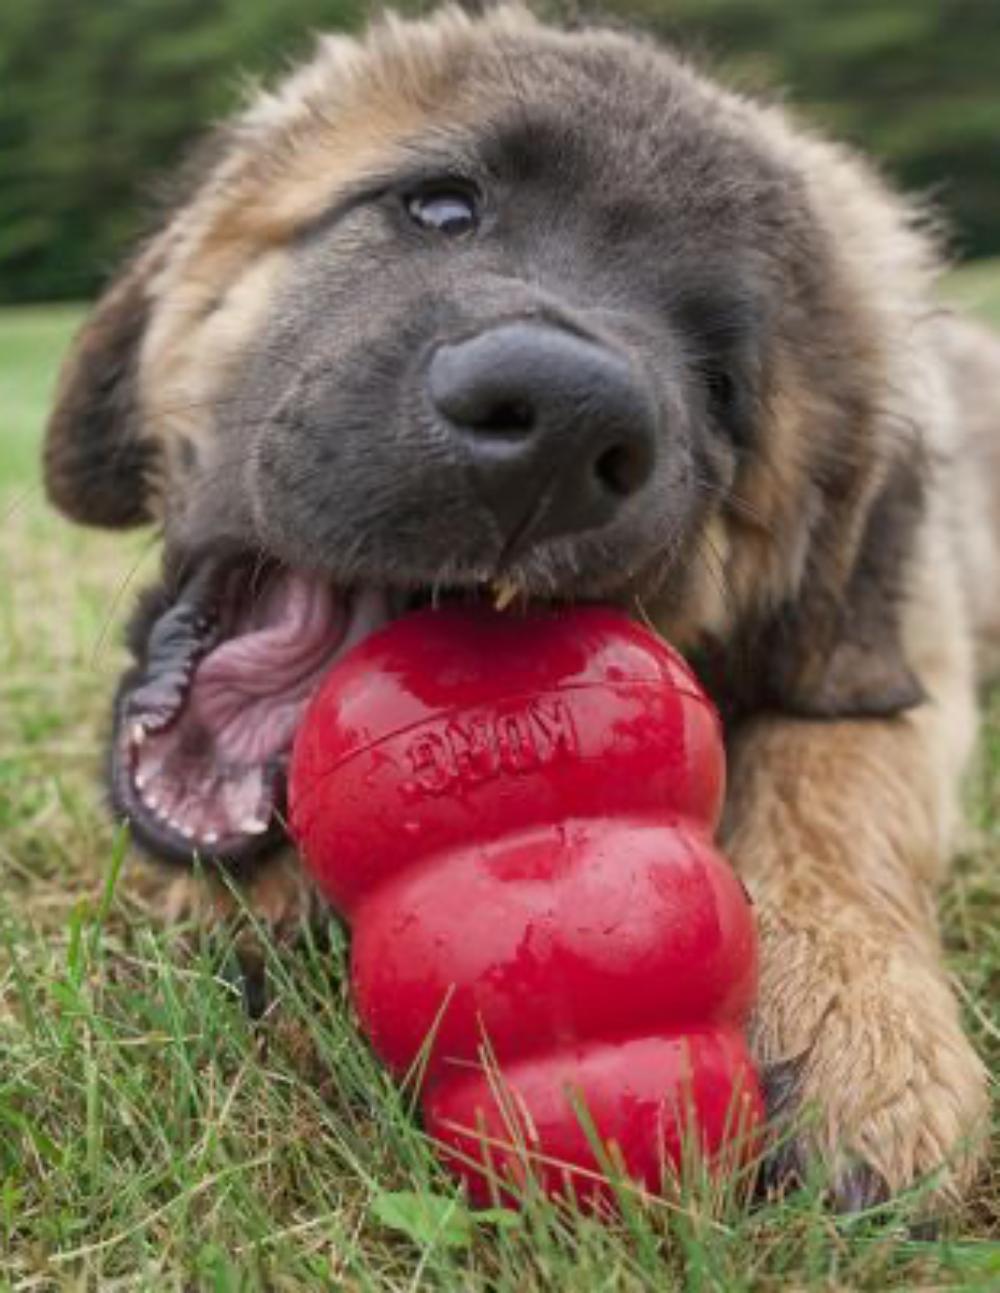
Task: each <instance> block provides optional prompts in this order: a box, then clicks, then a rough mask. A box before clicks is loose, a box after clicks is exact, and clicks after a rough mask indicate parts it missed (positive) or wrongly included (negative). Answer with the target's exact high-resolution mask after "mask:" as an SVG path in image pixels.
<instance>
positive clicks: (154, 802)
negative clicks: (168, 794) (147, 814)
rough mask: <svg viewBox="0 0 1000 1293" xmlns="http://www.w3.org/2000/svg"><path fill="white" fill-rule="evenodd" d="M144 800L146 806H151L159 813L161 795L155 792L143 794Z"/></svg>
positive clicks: (153, 810) (152, 809)
mask: <svg viewBox="0 0 1000 1293" xmlns="http://www.w3.org/2000/svg"><path fill="white" fill-rule="evenodd" d="M142 802H143V803H144V804H145V805H146V807H147V808H149V809H150V810H151V811H152V812H154V813H158V812H159V811H160V799H159V796H158V795H156V794H154V793H150V794H148V795H143V797H142Z"/></svg>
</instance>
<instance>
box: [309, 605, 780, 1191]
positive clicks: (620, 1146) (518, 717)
mask: <svg viewBox="0 0 1000 1293" xmlns="http://www.w3.org/2000/svg"><path fill="white" fill-rule="evenodd" d="M723 782H724V760H723V752H722V742H721V735H720V730H719V722H718V718H717V716H716V714H715V711H714V709H713V708H712V707H711V705H710V703H709V702H708V700H707V699H706V697H705V696H704V694H703V693H702V691H701V689H700V688H699V686H698V684H697V682H696V680H695V678H694V677H693V676H692V674H691V672H690V670H689V669H688V667H687V666H686V664H685V663H684V662H683V661H682V660H681V659H680V658H679V657H678V656H677V654H676V653H675V652H673V651H672V650H671V649H670V648H669V647H667V646H665V645H664V644H663V643H662V642H661V641H660V640H659V639H657V638H656V637H654V636H653V635H652V634H651V633H649V632H647V631H646V630H645V629H643V628H641V627H639V626H638V625H636V624H634V623H633V622H632V621H630V620H629V619H627V618H626V617H625V616H623V615H621V614H619V613H617V612H614V611H610V610H604V609H600V608H583V609H576V610H572V611H566V612H553V613H551V614H541V613H540V614H534V615H531V616H526V617H518V616H516V615H500V614H497V613H495V612H492V611H489V610H486V609H459V608H454V609H444V610H436V611H430V610H428V611H421V612H418V613H416V614H412V615H408V616H405V617H403V618H402V619H400V620H398V621H396V622H395V623H393V624H391V625H390V626H389V627H388V628H385V629H383V630H381V631H380V632H377V633H375V634H374V635H373V636H372V637H370V638H369V639H367V640H366V641H365V642H363V643H362V644H361V645H360V646H358V647H356V648H355V649H354V650H353V651H351V652H350V653H349V654H348V655H347V656H345V657H344V659H343V660H342V661H340V662H339V663H338V664H336V665H335V666H334V668H333V669H332V671H331V673H330V675H329V677H328V678H327V679H326V681H325V682H324V684H323V686H322V688H321V689H320V692H319V693H318V695H317V696H316V698H315V699H314V701H313V703H312V705H311V707H310V709H309V711H308V713H307V715H306V718H305V721H304V722H303V724H302V726H301V728H300V730H299V733H298V737H297V741H296V745H295V750H294V755H293V760H292V768H291V777H290V791H289V796H290V818H291V826H292V832H293V835H294V836H295V838H296V840H297V841H298V843H299V845H300V847H301V849H302V851H303V853H304V855H305V857H306V859H307V861H308V864H309V866H310V867H311V869H312V872H313V874H314V876H315V879H316V881H317V883H318V885H319V887H320V888H321V890H322V891H323V893H324V894H325V895H326V896H327V898H328V899H329V900H330V902H331V903H332V904H333V906H334V907H335V908H336V909H337V910H338V911H339V912H341V913H342V914H343V915H344V916H345V917H346V918H347V920H348V921H349V922H350V924H351V925H352V927H353V945H352V981H353V991H354V999H355V1002H356V1005H357V1009H358V1013H359V1015H360V1018H361V1021H362V1024H363V1026H364V1028H365V1029H366V1031H367V1033H368V1035H369V1037H370V1039H371V1043H372V1045H373V1047H374V1049H375V1051H376V1052H377V1053H378V1055H379V1056H380V1057H381V1058H382V1059H383V1061H384V1062H385V1063H386V1064H387V1065H388V1066H389V1067H390V1069H391V1070H392V1071H393V1072H394V1073H395V1074H396V1075H397V1076H400V1077H401V1076H402V1075H404V1074H406V1073H407V1072H409V1071H411V1069H412V1068H413V1067H414V1066H415V1065H418V1064H419V1063H424V1064H425V1068H424V1077H423V1087H422V1100H423V1111H424V1117H425V1123H426V1126H427V1128H428V1130H429V1131H430V1133H431V1134H432V1135H433V1136H434V1137H435V1138H436V1139H437V1140H438V1141H439V1142H440V1143H441V1145H442V1147H443V1153H444V1155H445V1158H446V1161H448V1162H449V1164H450V1166H451V1167H452V1168H453V1169H454V1170H455V1171H456V1172H457V1173H458V1174H459V1175H460V1176H461V1177H462V1178H464V1180H465V1181H466V1182H467V1185H468V1187H469V1191H470V1194H471V1197H472V1199H473V1200H474V1201H476V1202H480V1203H483V1202H488V1201H490V1200H495V1199H498V1198H499V1199H500V1200H502V1201H504V1202H510V1201H511V1191H508V1190H506V1189H505V1188H504V1186H505V1184H507V1183H510V1184H512V1185H513V1186H514V1187H515V1190H514V1191H513V1193H516V1187H517V1186H519V1185H523V1183H524V1180H525V1177H526V1173H527V1172H528V1170H529V1166H530V1170H531V1172H532V1173H533V1175H534V1177H535V1179H536V1180H538V1181H540V1183H541V1185H542V1187H543V1188H544V1189H545V1190H547V1191H548V1192H550V1193H561V1192H564V1191H565V1190H566V1189H567V1187H572V1189H573V1190H574V1191H575V1193H576V1195H577V1197H578V1198H580V1199H581V1200H582V1201H584V1202H588V1201H589V1202H591V1203H592V1202H594V1201H597V1200H600V1199H606V1198H608V1197H609V1194H610V1187H609V1185H608V1183H607V1181H606V1179H604V1173H603V1171H602V1169H604V1168H607V1167H608V1164H609V1163H610V1164H612V1165H613V1166H614V1169H615V1171H618V1172H623V1173H624V1174H625V1175H627V1176H628V1177H629V1178H632V1179H634V1180H637V1181H639V1182H640V1183H642V1184H644V1185H645V1186H646V1187H648V1188H649V1189H652V1190H656V1189H658V1188H660V1186H661V1184H662V1182H663V1180H664V1173H665V1171H666V1170H668V1169H670V1168H678V1167H679V1166H681V1164H682V1160H684V1161H686V1156H687V1155H688V1154H689V1153H690V1148H689V1147H690V1146H691V1145H692V1144H693V1145H695V1146H696V1147H698V1148H699V1150H700V1151H701V1153H702V1154H704V1155H706V1156H708V1158H709V1159H710V1160H712V1161H715V1162H716V1163H726V1164H727V1165H729V1166H731V1165H732V1162H733V1160H732V1155H727V1154H725V1153H723V1152H722V1151H723V1150H725V1149H727V1148H729V1149H732V1148H733V1147H736V1148H737V1154H738V1155H743V1154H744V1153H746V1152H749V1150H750V1149H752V1148H753V1145H754V1135H753V1132H754V1129H755V1128H757V1127H758V1126H759V1124H760V1123H761V1121H762V1118H763V1109H762V1102H761V1097H760V1092H759V1088H758V1085H757V1080H756V1076H755V1074H754V1071H753V1068H752V1066H751V1063H750V1060H749V1057H748V1054H747V1050H746V1044H745V1041H744V1037H743V1031H742V1030H743V1026H744V1024H745V1022H746V1018H747V1015H748V1012H749V1010H750V1007H751V1005H752V1002H753V996H754V992H755V988H756V940H755V930H754V925H753V919H752V914H751V911H750V907H749V905H748V902H747V899H746V896H745V893H744V891H743V889H742V886H741V885H740V882H739V881H738V880H737V878H736V877H735V875H734V874H733V872H732V871H731V870H730V869H729V867H728V866H727V865H726V864H725V862H724V861H723V860H722V859H721V857H720V856H719V854H718V853H717V852H716V851H715V849H714V847H713V844H712V834H713V831H714V829H715V827H716V825H717V822H718V817H719V812H720V808H721V803H722V794H723ZM595 1133H596V1138H597V1140H599V1142H600V1145H597V1142H596V1140H595ZM505 1146H506V1148H505ZM595 1146H596V1148H597V1152H596V1153H595ZM737 1161H738V1159H737Z"/></svg>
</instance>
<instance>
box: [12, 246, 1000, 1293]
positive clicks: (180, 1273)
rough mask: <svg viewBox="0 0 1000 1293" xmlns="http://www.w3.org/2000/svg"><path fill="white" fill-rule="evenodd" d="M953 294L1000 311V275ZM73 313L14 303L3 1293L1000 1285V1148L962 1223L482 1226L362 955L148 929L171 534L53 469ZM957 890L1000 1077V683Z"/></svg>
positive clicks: (555, 1221)
mask: <svg viewBox="0 0 1000 1293" xmlns="http://www.w3.org/2000/svg"><path fill="white" fill-rule="evenodd" d="M952 290H953V292H954V293H955V295H956V297H958V298H959V299H961V300H962V301H965V302H968V303H969V304H971V305H973V306H974V307H975V308H978V309H980V310H981V311H982V312H983V313H984V314H992V316H993V318H994V319H997V320H998V321H1000V264H994V265H993V266H987V267H978V268H973V269H968V270H962V271H960V272H959V274H958V275H956V278H955V280H954V283H953V285H952ZM77 318H78V311H77V310H76V309H75V308H69V307H67V308H59V309H45V310H21V311H8V312H6V313H0V410H2V413H0V417H2V419H3V427H2V435H0V517H2V518H3V524H2V526H0V666H2V667H0V693H2V695H0V879H2V883H0V1290H14V1289H61V1288H65V1289H91V1288H101V1289H104V1288H108V1289H114V1288H149V1289H154V1288H155V1289H201V1288H205V1289H216V1290H243V1289H256V1288H262V1289H263V1288H266V1289H281V1290H284V1289H289V1290H291V1289H305V1288H317V1287H336V1288H350V1289H355V1288H357V1289H368V1288H377V1289H397V1288H398V1289H410V1288H417V1287H431V1288H444V1289H463V1290H465V1289H469V1290H476V1289H509V1290H518V1291H520V1290H531V1289H549V1288H574V1287H575V1288H581V1289H586V1290H591V1289H626V1290H631V1289H642V1288H655V1289H671V1288H678V1289H681V1288H684V1289H713V1290H715V1289H725V1290H728V1289H732V1290H749V1289H765V1290H766V1289H787V1288H795V1289H829V1290H832V1289H844V1288H857V1289H879V1290H881V1289H889V1288H899V1289H915V1288H920V1289H928V1288H938V1287H955V1288H963V1289H970V1290H971V1289H984V1290H985V1289H987V1288H997V1287H1000V1160H997V1159H995V1160H994V1162H993V1166H992V1172H988V1173H987V1174H986V1176H985V1177H984V1180H983V1182H982V1185H981V1187H980V1189H979V1190H978V1192H977V1193H976V1195H975V1197H974V1198H973V1199H972V1200H971V1202H970V1205H969V1207H968V1208H967V1210H966V1211H965V1212H964V1213H963V1214H962V1215H961V1216H960V1217H958V1218H956V1219H955V1220H954V1221H953V1222H952V1223H951V1225H950V1227H949V1228H947V1230H946V1232H945V1233H944V1234H940V1235H938V1236H936V1237H934V1238H926V1237H924V1238H921V1237H919V1236H920V1234H921V1232H920V1231H914V1230H913V1229H912V1228H911V1227H910V1226H909V1225H908V1222H909V1220H911V1219H912V1216H913V1212H914V1207H915V1205H914V1203H913V1201H912V1200H903V1201H901V1202H897V1203H895V1204H893V1205H892V1206H890V1207H888V1208H885V1209H882V1210H878V1211H876V1212H874V1213H872V1214H869V1215H867V1216H862V1217H857V1218H848V1219H833V1218H830V1217H828V1216H827V1215H825V1214H824V1212H823V1209H822V1207H821V1204H820V1200H819V1197H818V1191H817V1190H812V1191H806V1192H804V1193H803V1194H802V1195H800V1196H798V1197H797V1198H795V1199H791V1200H788V1201H785V1202H783V1203H780V1204H774V1205H772V1206H770V1207H766V1208H763V1209H759V1210H757V1211H753V1212H748V1211H745V1210H743V1209H740V1208H739V1207H737V1206H735V1205H734V1204H729V1205H728V1206H723V1207H721V1208H720V1207H719V1206H718V1202H717V1201H713V1200H711V1199H709V1198H708V1197H707V1196H706V1194H705V1192H699V1191H697V1190H695V1191H693V1192H692V1193H691V1195H690V1197H687V1198H685V1199H683V1200H681V1202H680V1204H679V1206H676V1207H673V1206H670V1207H668V1206H667V1205H666V1204H650V1205H644V1206H636V1207H633V1208H631V1209H629V1211H628V1212H627V1214H626V1215H625V1216H623V1219H622V1221H621V1222H620V1223H618V1224H616V1225H608V1226H602V1225H598V1224H597V1223H595V1222H594V1221H590V1220H587V1219H585V1218H581V1217H578V1216H577V1217H574V1216H568V1215H566V1214H563V1213H560V1212H559V1211H558V1210H557V1209H555V1208H553V1207H549V1206H545V1205H541V1204H536V1205H533V1206H532V1207H530V1208H529V1209H528V1210H527V1212H526V1213H525V1214H524V1215H523V1216H521V1217H520V1218H517V1219H513V1220H508V1221H506V1222H501V1221H498V1220H497V1219H496V1218H495V1217H493V1216H490V1215H488V1214H487V1215H486V1216H483V1217H478V1216H474V1215H472V1214H470V1213H469V1212H468V1211H467V1210H466V1209H465V1207H464V1205H463V1204H462V1202H461V1200H460V1199H458V1198H457V1197H456V1195H455V1192H454V1190H453V1188H452V1186H451V1185H450V1184H449V1182H448V1180H447V1179H446V1178H445V1177H444V1176H443V1175H442V1174H441V1172H440V1171H439V1169H438V1168H437V1167H436V1165H435V1163H434V1159H433V1157H432V1155H431V1154H430V1152H429V1150H428V1146H427V1144H426V1142H425V1141H424V1139H423V1138H422V1136H421V1134H420V1132H419V1129H418V1128H417V1127H416V1126H415V1124H414V1122H413V1121H412V1120H411V1119H410V1118H409V1117H408V1109H407V1105H406V1101H405V1098H404V1097H403V1096H402V1095H400V1094H399V1093H397V1092H396V1091H394V1090H393V1088H392V1086H391V1085H390V1083H389V1082H388V1081H387V1079H386V1078H385V1076H384V1075H383V1074H382V1073H381V1072H380V1070H379V1069H378V1067H377V1065H376V1064H375V1063H374V1062H373V1061H372V1059H371V1057H370V1056H369V1054H368V1052H367V1050H366V1048H365V1046H364V1045H363V1044H362V1043H361V1041H360V1040H359V1038H358V1036H357V1034H356V1032H355V1030H354V1027H353V1023H352V1020H351V1016H350V1013H349V1010H348V1009H347V1008H346V1004H345V1000H344V978H343V970H344V944H343V939H342V937H341V935H340V933H339V931H338V930H337V929H336V928H333V927H331V929H330V930H329V931H328V938H327V939H326V941H325V942H324V943H323V944H322V945H320V944H319V943H317V944H315V945H312V946H310V947H307V948H305V949H303V950H302V951H301V952H299V953H297V954H295V955H291V954H289V953H288V952H285V951H282V950H280V949H276V948H273V947H269V948H268V949H267V951H266V957H267V963H268V972H269V976H270V979H271V984H272V994H273V1004H272V1007H271V1009H270V1011H269V1013H268V1015H267V1016H266V1018H265V1020H264V1021H262V1022H257V1023H255V1022H253V1021H252V1020H251V1019H250V1018H249V1017H248V1014H247V1012H246V1010H245V1009H244V1003H243V1000H242V995H241V988H240V983H239V980H238V977H237V976H236V975H234V973H233V969H232V967H233V963H234V961H233V955H232V947H231V946H230V945H229V944H227V943H226V941H225V939H224V938H223V937H221V936H217V937H216V938H215V940H214V941H209V940H207V939H205V938H204V937H199V936H198V935H197V934H195V933H194V932H193V931H183V930H181V931H178V930H163V929H160V928H158V927H157V925H156V923H155V921H153V920H152V919H151V918H150V913H149V911H148V910H147V906H146V901H145V898H144V887H143V884H142V883H141V876H142V869H141V867H140V866H139V865H138V864H136V863H134V862H133V860H132V859H131V858H130V857H129V856H128V855H127V849H126V842H125V841H124V840H123V839H120V838H116V836H115V834H114V832H113V830H112V828H111V826H110V824H109V822H108V820H107V818H106V816H105V814H104V812H103V810H102V806H101V802H100V793H99V791H98V789H97V787H98V775H97V773H98V766H99V759H100V737H101V730H102V726H103V723H104V720H105V714H106V710H107V705H108V698H109V695H110V692H111V688H112V686H113V684H114V680H115V678H116V675H117V672H118V670H119V668H120V667H121V663H122V653H121V650H120V647H119V633H120V627H121V619H122V613H123V604H126V603H127V602H128V601H129V599H130V595H131V590H132V586H133V585H134V584H136V583H140V584H141V583H142V581H143V579H144V578H146V577H147V576H149V575H150V574H151V572H152V569H153V566H154V564H155V551H154V549H153V545H152V544H151V541H150V539H149V537H148V536H142V535H140V536H138V537H137V538H134V539H130V540H128V541H127V542H124V543H123V541H122V539H121V538H120V537H114V536H112V537H107V536H102V535H100V534H88V533H83V532H79V531H76V530H73V529H71V528H70V527H68V526H66V525H64V524H63V523H62V522H61V521H60V520H58V519H57V518H55V517H54V516H52V515H50V514H49V513H48V512H47V511H46V509H45V506H44V503H43V500H42V497H41V494H40V490H39V487H38V481H37V470H36V456H37V446H38V438H39V430H40V426H41V422H42V418H43V416H44V409H45V404H46V401H47V398H48V395H49V390H50V387H51V384H52V380H53V373H54V369H55V365H56V362H57V359H58V357H59V354H60V352H61V351H62V349H63V347H64V345H65V342H66V339H67V336H68V333H69V331H70V329H71V327H72V326H73V324H74V322H75V321H76V319H77ZM989 709H990V716H989V717H988V719H987V722H986V725H985V730H984V735H983V741H982V753H981V757H980V759H979V762H978V765H977V767H976V769H975V771H974V772H973V774H972V776H971V778H970V786H969V801H970V808H971V812H970V820H971V823H972V831H971V832H970V839H969V844H968V847H967V849H966V850H965V853H964V855H963V856H962V858H961V859H960V860H959V863H958V866H957V867H956V870H955V873H954V878H953V879H952V881H951V883H950V885H949V887H948V889H947V891H946V894H945V898H944V920H945V930H946V937H947V944H948V954H949V958H950V963H951V965H952V967H953V969H954V971H955V974H956V978H957V980H958V981H959V982H960V983H961V984H962V985H963V986H962V993H963V999H964V1001H965V1003H966V1006H967V1022H968V1026H969V1029H970V1031H971V1033H972V1035H973V1036H974V1038H975V1040H976V1043H977V1045H978V1046H979V1048H980V1050H981V1052H982V1053H983V1054H984V1056H985V1057H986V1058H987V1061H988V1062H989V1064H990V1067H991V1070H992V1071H993V1072H994V1073H996V1072H998V1071H1000V1009H998V1001H1000V866H998V865H997V864H998V860H1000V857H998V855H1000V777H998V775H997V772H998V769H1000V699H998V700H996V701H994V703H993V704H992V705H991V706H990V707H989Z"/></svg>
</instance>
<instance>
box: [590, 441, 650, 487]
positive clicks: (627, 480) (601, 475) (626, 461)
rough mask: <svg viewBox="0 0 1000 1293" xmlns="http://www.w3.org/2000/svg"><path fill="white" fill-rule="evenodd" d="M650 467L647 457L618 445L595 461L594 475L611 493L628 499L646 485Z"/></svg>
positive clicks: (606, 450)
mask: <svg viewBox="0 0 1000 1293" xmlns="http://www.w3.org/2000/svg"><path fill="white" fill-rule="evenodd" d="M649 467H650V464H649V462H648V459H647V457H646V455H644V454H640V453H636V452H634V451H633V450H632V449H631V448H629V447H628V446H627V445H623V444H616V445H612V446H611V448H610V449H605V450H604V452H603V453H602V454H600V455H599V457H597V458H596V459H595V460H594V475H595V477H596V478H597V481H598V484H600V485H601V486H602V487H603V488H604V489H606V490H607V491H608V492H609V493H611V494H616V495H617V496H618V497H619V498H628V497H629V495H630V494H634V493H636V492H637V491H638V490H639V489H641V488H642V486H643V485H644V484H645V483H646V481H647V479H648V477H649Z"/></svg>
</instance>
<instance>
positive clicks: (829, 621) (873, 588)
mask: <svg viewBox="0 0 1000 1293" xmlns="http://www.w3.org/2000/svg"><path fill="white" fill-rule="evenodd" d="M833 492H834V493H835V494H836V493H837V492H839V491H836V490H834V491H833ZM854 510H856V504H854V505H852V504H851V503H849V502H848V501H847V498H846V497H844V496H842V497H841V498H840V500H839V502H837V501H834V500H833V499H831V498H828V500H827V508H826V510H825V515H824V519H823V521H822V522H821V523H820V525H819V526H818V528H817V530H816V532H815V534H814V535H813V539H812V544H811V549H810V555H809V557H808V560H807V562H806V568H805V571H804V573H803V576H802V579H801V581H800V585H799V588H800V591H799V593H798V594H797V596H796V597H795V598H794V599H790V600H788V601H786V602H785V603H784V604H782V605H781V606H779V607H778V608H776V609H775V610H774V611H773V612H772V613H770V614H768V615H766V616H763V615H759V616H758V617H756V618H754V619H752V621H751V622H749V623H746V624H744V625H743V626H742V629H741V630H738V631H737V632H736V634H734V636H733V638H732V639H731V640H730V641H728V642H726V643H725V644H721V643H716V644H714V645H712V644H710V645H708V646H707V647H706V648H705V650H704V651H703V652H698V653H696V654H695V660H694V663H695V667H696V668H697V670H698V672H699V673H700V674H701V676H702V677H703V679H704V681H705V683H706V686H707V687H708V689H709V691H710V692H711V693H712V695H713V696H714V697H715V698H716V700H717V702H718V704H719V706H720V709H721V710H722V712H723V714H724V716H725V717H726V719H727V721H735V720H737V719H738V718H739V717H740V716H742V715H743V714H746V713H752V712H755V711H758V710H760V709H762V708H768V709H775V710H778V711H779V712H781V713H785V714H791V715H794V716H798V717H802V718H829V719H837V718H875V717H878V718H887V717H891V716H892V715H895V714H899V713H902V712H903V711H904V710H907V709H911V708H912V707H913V706H914V705H918V704H919V703H920V702H921V701H922V700H924V699H925V696H924V691H923V688H922V687H921V684H920V682H919V680H918V679H917V677H916V675H915V674H914V673H913V671H912V669H911V668H910V666H909V664H908V662H907V660H906V655H905V651H904V647H903V641H902V633H901V625H900V609H901V604H902V601H903V599H904V597H905V594H906V581H907V577H908V573H909V564H910V560H911V555H912V547H913V542H914V537H915V533H916V528H917V524H918V522H919V519H920V517H921V515H922V512H923V469H922V463H921V459H920V455H919V453H918V452H914V455H913V459H912V460H911V461H908V462H904V461H902V460H899V461H897V462H896V463H894V464H893V465H892V466H891V467H890V468H889V470H888V472H887V474H886V475H885V476H884V477H883V479H882V481H881V483H880V486H879V488H878V491H877V493H876V496H875V500H874V502H873V503H871V504H870V505H869V507H868V510H867V513H866V514H865V516H864V520H863V524H862V525H861V527H860V538H858V537H857V526H856V523H855V527H854V528H855V537H854V539H853V541H852V540H851V539H850V538H849V535H850V532H851V529H852V525H851V520H852V518H851V512H852V511H854Z"/></svg>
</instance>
